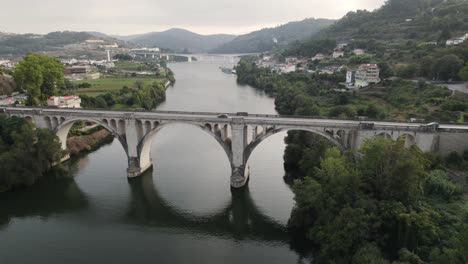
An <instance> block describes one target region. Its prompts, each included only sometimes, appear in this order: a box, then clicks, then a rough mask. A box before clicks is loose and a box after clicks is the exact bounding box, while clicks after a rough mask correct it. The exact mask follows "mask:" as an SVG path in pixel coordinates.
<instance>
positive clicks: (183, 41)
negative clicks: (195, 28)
mask: <svg viewBox="0 0 468 264" xmlns="http://www.w3.org/2000/svg"><path fill="white" fill-rule="evenodd" d="M235 37H236V36H234V35H225V34H217V35H200V34H197V33H194V32H191V31H188V30H184V29H179V28H173V29H169V30H166V31H163V32H152V33H147V34H143V35H136V36H128V37H123V38H124V39H127V40H128V41H131V42H133V43H137V44H141V45H145V46H148V47H160V48H168V49H171V50H175V51H179V52H180V51H184V50H185V51H189V52H194V53H196V52H207V51H209V50H212V49H214V48H215V47H217V46H219V45H222V44H224V43H226V42H229V41H231V40H233V39H234V38H235Z"/></svg>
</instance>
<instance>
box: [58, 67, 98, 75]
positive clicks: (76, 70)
mask: <svg viewBox="0 0 468 264" xmlns="http://www.w3.org/2000/svg"><path fill="white" fill-rule="evenodd" d="M90 70H91V68H90V67H89V66H71V67H65V70H64V73H65V74H79V73H88V72H90Z"/></svg>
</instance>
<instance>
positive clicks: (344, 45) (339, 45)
mask: <svg viewBox="0 0 468 264" xmlns="http://www.w3.org/2000/svg"><path fill="white" fill-rule="evenodd" d="M346 46H348V43H346V42H343V43H340V44H338V45H337V46H336V47H337V48H338V49H344V47H346Z"/></svg>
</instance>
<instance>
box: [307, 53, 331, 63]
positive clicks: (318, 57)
mask: <svg viewBox="0 0 468 264" xmlns="http://www.w3.org/2000/svg"><path fill="white" fill-rule="evenodd" d="M326 58H327V56H325V55H324V54H323V53H317V54H316V55H315V56H314V57H312V58H311V60H312V61H316V60H317V61H321V60H324V59H326Z"/></svg>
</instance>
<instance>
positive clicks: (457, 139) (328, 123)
mask: <svg viewBox="0 0 468 264" xmlns="http://www.w3.org/2000/svg"><path fill="white" fill-rule="evenodd" d="M0 110H1V111H2V112H3V113H5V114H6V115H8V116H18V117H23V118H25V119H27V120H30V121H31V122H33V123H35V124H36V126H37V127H40V128H48V129H50V130H52V131H54V132H55V133H56V135H57V136H58V138H59V139H60V141H61V143H62V147H63V148H64V149H66V148H67V146H66V141H67V136H68V132H69V131H70V129H71V127H72V126H73V124H74V123H75V122H77V121H90V122H95V123H97V124H99V125H101V126H103V127H104V128H106V129H107V130H109V131H110V132H111V133H112V134H113V135H114V136H115V137H116V138H117V139H118V140H119V141H120V143H121V144H122V146H123V148H124V149H125V152H126V154H127V157H128V169H127V175H128V177H130V178H132V177H137V176H139V175H141V174H142V173H143V172H145V171H146V170H148V169H149V168H150V167H151V166H152V160H151V155H150V149H151V143H152V141H153V138H154V136H155V135H156V134H157V133H158V132H159V131H160V130H161V129H163V128H164V127H166V126H169V125H171V124H176V123H182V124H189V125H193V126H195V127H198V128H200V129H201V130H203V131H205V132H206V133H208V134H209V135H211V136H212V137H213V138H214V139H215V140H216V141H217V142H218V143H219V145H220V146H221V147H222V148H223V149H224V151H225V153H226V156H227V158H228V159H229V162H230V164H231V169H232V176H231V186H232V187H235V188H239V187H242V186H244V185H245V184H246V182H247V180H248V177H249V169H248V166H247V163H248V160H249V158H250V155H251V154H252V152H253V151H254V149H255V148H256V147H257V146H258V145H259V144H260V143H261V142H262V141H263V140H265V139H267V138H268V137H270V136H272V135H274V134H276V133H279V132H281V131H288V130H299V131H309V132H312V133H314V134H317V135H320V136H322V137H324V138H326V139H327V140H329V141H330V142H331V143H333V144H334V145H336V146H337V147H339V148H340V149H341V150H349V151H352V152H353V153H354V154H355V155H357V154H358V153H359V149H360V147H361V145H362V143H363V142H364V141H365V140H366V139H372V138H375V137H384V138H389V139H393V140H397V139H399V138H400V137H404V138H405V145H406V146H411V145H417V146H418V147H419V148H420V149H421V150H423V151H425V152H430V151H432V152H437V153H440V154H443V155H446V154H449V153H450V152H452V151H456V152H459V153H463V151H464V150H466V149H468V125H435V126H422V125H421V124H415V123H399V122H373V121H372V122H370V121H369V122H360V121H355V120H333V119H317V118H305V117H284V116H275V115H252V114H251V115H247V114H240V115H237V114H225V113H205V112H175V111H174V112H172V111H155V112H149V111H148V112H131V111H109V110H84V109H51V108H17V107H8V108H0Z"/></svg>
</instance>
